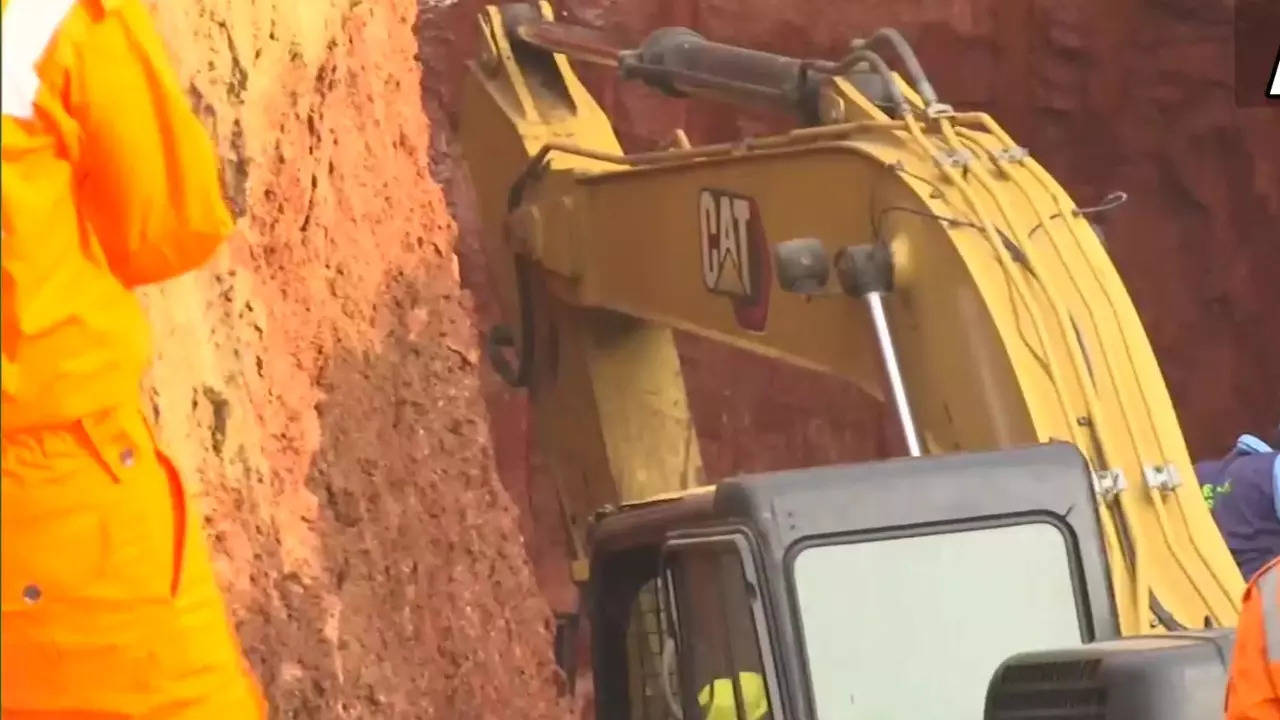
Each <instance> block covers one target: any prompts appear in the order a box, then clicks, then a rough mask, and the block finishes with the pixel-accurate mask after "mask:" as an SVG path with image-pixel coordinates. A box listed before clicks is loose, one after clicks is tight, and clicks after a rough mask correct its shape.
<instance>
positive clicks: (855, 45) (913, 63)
mask: <svg viewBox="0 0 1280 720" xmlns="http://www.w3.org/2000/svg"><path fill="white" fill-rule="evenodd" d="M877 40H887V41H888V42H889V44H890V45H892V46H893V49H894V50H896V51H897V52H898V57H900V58H902V62H903V64H904V65H906V66H907V75H908V76H910V78H911V84H912V85H914V86H915V89H916V92H917V93H919V94H920V99H921V100H924V104H925V107H931V106H933V105H937V104H938V93H937V91H935V90H934V89H933V83H931V82H929V78H928V76H927V75H925V72H924V67H923V66H922V65H921V64H920V59H919V58H917V57H916V52H915V50H913V49H912V48H911V43H908V42H907V39H906V38H904V37H903V36H902V33H900V32H898V31H897V30H895V29H893V28H880V29H879V30H877V31H875V32H874V33H872V35H871V37H869V38H867V39H865V40H861V39H859V40H854V41H853V42H851V43H849V47H850V48H852V49H853V50H854V51H855V52H857V51H858V50H862V49H866V48H869V47H870V46H871V45H872V44H873V43H875V42H876V41H877Z"/></svg>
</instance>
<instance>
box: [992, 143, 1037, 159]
mask: <svg viewBox="0 0 1280 720" xmlns="http://www.w3.org/2000/svg"><path fill="white" fill-rule="evenodd" d="M992 155H994V156H995V158H996V159H997V160H999V161H1000V162H1007V163H1020V162H1022V161H1023V160H1026V159H1027V158H1029V157H1031V151H1030V150H1028V149H1027V148H1024V147H1007V148H1000V149H999V150H996V151H995V152H994V153H992Z"/></svg>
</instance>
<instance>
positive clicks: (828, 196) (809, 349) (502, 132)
mask: <svg viewBox="0 0 1280 720" xmlns="http://www.w3.org/2000/svg"><path fill="white" fill-rule="evenodd" d="M543 12H544V16H546V17H550V15H549V8H547V7H546V6H545V4H544V10H543ZM487 13H488V14H487V18H488V21H487V24H486V28H487V31H488V32H490V33H491V34H492V38H493V46H494V47H496V48H497V54H498V56H499V59H500V62H499V63H498V67H496V68H494V69H492V70H488V71H487V70H485V68H484V67H483V66H481V65H479V64H474V65H473V66H472V68H471V73H470V76H469V78H468V81H467V86H466V94H465V99H464V105H463V115H462V133H463V141H464V147H465V148H466V152H467V159H468V165H469V167H470V169H471V173H472V177H473V180H474V181H475V185H476V190H477V193H478V195H479V200H480V207H481V211H482V219H483V222H484V225H485V239H486V247H487V249H488V251H489V258H490V262H491V263H492V264H493V265H494V269H495V270H496V272H497V273H498V275H497V276H496V281H497V282H496V285H497V288H498V289H499V291H500V292H501V293H502V299H503V307H504V312H505V315H506V317H507V318H517V317H519V313H518V304H517V300H516V298H515V295H514V287H515V284H514V278H513V276H512V275H511V274H510V272H511V271H510V266H511V264H512V262H511V258H512V253H513V249H514V248H518V249H519V251H520V252H523V253H525V254H526V255H527V256H528V257H530V258H531V259H532V260H533V261H534V262H535V264H536V265H537V266H538V267H539V268H540V272H539V273H538V282H537V283H536V288H535V290H534V291H533V292H532V293H531V301H532V302H533V305H534V308H535V313H534V315H535V317H536V318H538V320H537V325H536V327H537V328H538V329H537V333H539V337H540V341H539V344H538V351H537V352H536V353H535V354H534V358H533V362H534V368H535V373H534V375H535V377H534V380H533V382H532V386H531V388H530V393H531V397H532V399H533V404H534V408H535V413H536V422H537V424H538V429H537V432H538V436H539V438H540V439H541V441H542V442H543V444H544V447H545V448H547V449H548V451H549V453H550V454H551V455H552V456H554V458H555V459H554V460H553V464H554V467H555V468H556V470H555V471H556V472H558V473H560V474H561V479H562V482H563V483H564V485H565V486H566V487H568V488H570V489H569V490H567V491H566V492H567V493H568V494H569V495H570V496H571V503H570V504H571V505H572V506H573V507H576V508H578V510H577V513H578V514H579V515H580V516H581V515H585V513H586V512H588V511H589V510H590V509H591V508H593V507H595V506H598V505H599V504H603V503H609V502H619V501H622V502H635V501H642V500H644V499H645V498H647V497H649V496H653V495H659V494H662V493H668V492H672V491H680V490H682V489H685V488H688V487H689V486H691V485H692V484H695V483H696V482H697V481H698V479H699V478H700V476H701V463H700V459H699V456H698V451H697V444H696V441H695V439H694V434H693V428H692V423H691V421H690V418H689V412H688V407H687V403H686V400H685V391H684V385H683V379H682V376H681V373H680V367H679V362H678V358H677V357H676V354H675V349H674V344H673V341H672V337H671V334H670V330H669V329H668V328H673V327H674V328H680V329H684V330H687V331H690V332H694V333H698V334H700V335H704V336H707V337H711V338H714V339H717V340H720V341H723V342H726V343H729V344H732V345H736V346H738V347H742V348H746V349H748V350H751V351H754V352H758V353H762V354H765V355H770V356H774V357H777V358H780V359H783V360H785V361H787V362H792V363H796V364H799V365H803V366H806V367H810V368H815V369H818V370H822V371H825V372H829V373H833V374H835V375H838V376H841V377H844V378H847V379H848V380H850V381H851V382H854V383H856V384H858V385H859V386H860V387H862V388H864V389H865V390H867V391H868V392H870V393H872V394H875V395H877V396H881V395H882V387H881V378H882V375H883V373H882V368H881V367H880V365H879V362H880V361H879V355H878V353H877V349H876V345H875V338H874V336H873V334H872V332H871V328H870V322H869V318H868V317H867V315H866V310H865V307H864V306H863V305H862V303H860V302H859V301H857V300H855V299H853V298H850V297H847V296H845V295H843V294H840V293H838V292H834V289H833V291H832V292H830V293H827V294H824V295H822V296H819V297H814V298H803V297H800V296H797V295H792V294H786V293H783V292H781V290H780V288H778V287H777V286H776V282H775V281H773V280H770V282H771V283H772V284H773V286H772V287H771V289H770V298H769V300H768V318H767V322H766V324H765V326H764V329H763V330H762V331H758V332H757V331H749V330H744V329H743V328H742V327H741V326H739V324H738V322H737V320H736V319H735V315H734V312H733V306H732V304H731V302H730V300H729V299H727V298H726V297H725V296H724V295H723V294H718V293H712V292H709V291H708V290H707V287H706V285H705V284H704V278H703V274H702V260H701V258H702V254H701V253H702V248H701V244H700V229H701V228H700V222H701V218H700V215H699V204H698V203H699V197H700V193H701V192H702V191H703V190H704V189H713V190H718V191H725V192H729V193H733V194H734V195H737V196H745V197H749V198H751V199H753V200H754V201H755V203H756V209H757V210H758V214H759V219H760V221H761V223H762V227H763V231H764V235H765V237H766V238H767V242H768V243H770V244H774V243H778V242H781V241H784V240H788V239H791V238H796V237H814V238H819V239H821V240H822V241H823V242H824V243H825V244H826V245H827V247H828V249H829V251H831V252H832V253H834V252H835V251H836V250H837V249H839V248H841V247H844V246H850V245H862V244H867V243H871V242H883V243H887V244H888V246H889V248H890V249H891V252H892V255H893V259H894V270H895V284H896V287H895V290H894V292H893V293H892V294H891V295H890V296H889V297H888V299H887V310H888V314H889V318H890V322H891V324H892V326H893V332H894V335H895V338H896V340H897V342H898V343H899V348H898V351H899V356H900V359H901V362H902V373H903V376H904V378H905V380H906V383H907V391H908V394H909V396H910V403H911V406H912V411H913V413H914V414H915V417H916V420H917V424H918V425H919V427H920V428H921V431H922V433H923V436H924V437H923V441H924V444H925V447H926V449H927V451H928V452H930V453H941V452H949V451H957V450H981V449H996V448H1004V447H1013V446H1017V445H1023V444H1028V443H1035V442H1044V441H1050V440H1064V441H1068V442H1072V443H1075V444H1076V445H1077V446H1078V447H1079V448H1080V449H1081V450H1082V452H1083V453H1084V455H1085V456H1086V458H1087V459H1088V460H1089V462H1090V465H1091V466H1092V468H1093V469H1094V470H1095V471H1097V472H1100V473H1101V472H1107V473H1112V475H1109V476H1108V477H1114V476H1115V475H1114V473H1118V474H1119V476H1121V477H1123V480H1124V488H1123V489H1122V490H1119V491H1118V492H1116V493H1114V494H1113V495H1112V494H1105V495H1104V498H1103V501H1102V502H1101V503H1100V507H1101V508H1102V510H1101V512H1100V519H1101V520H1102V523H1103V527H1104V534H1105V536H1106V540H1107V543H1106V550H1107V553H1108V557H1109V560H1110V567H1111V573H1112V580H1113V584H1114V594H1115V599H1116V605H1117V608H1118V610H1119V611H1120V614H1121V618H1122V623H1121V624H1122V631H1123V632H1124V633H1125V634H1135V633H1140V632H1148V631H1151V630H1152V629H1154V628H1155V626H1156V623H1155V619H1154V616H1153V610H1152V603H1151V602H1150V598H1151V597H1152V595H1154V597H1155V598H1156V599H1158V602H1159V604H1160V606H1162V607H1163V608H1164V609H1165V610H1166V611H1167V612H1168V613H1169V614H1171V615H1172V616H1173V617H1174V618H1176V619H1177V620H1178V621H1179V622H1181V623H1182V624H1184V625H1186V626H1188V627H1202V626H1203V625H1204V622H1205V619H1206V618H1211V619H1212V620H1213V622H1215V623H1216V624H1219V625H1231V624H1234V622H1235V617H1236V613H1237V612H1238V598H1239V596H1240V593H1241V592H1242V590H1243V579H1242V578H1241V577H1240V574H1239V571H1238V570H1237V569H1236V567H1235V564H1234V562H1233V561H1232V559H1231V557H1230V554H1229V553H1228V552H1227V550H1226V547H1225V544H1224V543H1223V541H1222V538H1221V536H1220V534H1219V533H1218V531H1217V529H1216V527H1215V526H1214V524H1213V521H1212V518H1211V517H1210V515H1209V513H1208V510H1207V508H1206V507H1205V505H1204V503H1203V502H1202V500H1201V499H1200V496H1199V493H1198V491H1197V487H1196V484H1195V481H1194V475H1193V471H1192V467H1191V462H1190V459H1189V456H1188V454H1187V450H1186V445H1185V441H1184V440H1183V438H1182V435H1181V430H1180V428H1179V426H1178V422H1177V418H1176V416H1175V414H1174V411H1173V407H1172V403H1171V401H1170V398H1169V394H1168V390H1167V388H1166V386H1165V383H1164V380H1163V378H1162V376H1161V374H1160V369H1159V367H1158V366H1157V364H1156V360H1155V357H1154V354H1153V352H1152V349H1151V346H1150V342H1149V341H1148V339H1147V337H1146V334H1145V332H1144V330H1143V328H1142V325H1141V322H1140V321H1139V319H1138V316H1137V313H1136V310H1135V309H1134V307H1133V304H1132V302H1131V300H1130V299H1129V297H1128V294H1127V292H1126V291H1125V289H1124V287H1123V284H1122V283H1121V281H1120V278H1119V276H1118V274H1117V273H1116V270H1115V268H1114V267H1113V266H1112V264H1111V262H1110V260H1109V258H1108V257H1107V255H1106V253H1105V251H1104V250H1103V248H1102V246H1101V244H1100V242H1099V240H1098V238H1097V237H1096V235H1095V234H1094V232H1093V230H1092V228H1091V227H1090V225H1089V223H1088V222H1087V221H1086V220H1085V219H1084V218H1083V217H1082V216H1081V215H1080V214H1079V213H1078V212H1077V211H1076V205H1075V203H1074V202H1072V201H1071V199H1070V197H1069V196H1068V195H1067V194H1066V193H1065V191H1064V190H1063V189H1062V188H1061V186H1060V185H1059V184H1058V183H1057V182H1056V181H1054V179H1053V178H1052V177H1051V176H1050V175H1049V174H1048V173H1047V172H1046V171H1045V170H1044V169H1043V168H1042V167H1041V166H1040V165H1039V164H1037V163H1036V162H1035V160H1034V159H1031V158H1030V157H1029V156H1028V155H1027V154H1026V153H1025V151H1023V150H1022V149H1021V148H1019V147H1018V146H1017V145H1016V144H1015V143H1014V142H1013V140H1012V139H1011V138H1010V137H1009V136H1008V135H1007V134H1006V133H1005V132H1004V131H1003V130H1002V129H1000V127H999V126H998V125H997V124H996V123H995V122H994V121H993V120H992V119H991V118H990V117H988V116H986V115H983V114H978V113H954V114H951V113H947V114H943V115H941V116H936V117H934V116H929V115H928V114H927V113H925V112H924V108H923V107H922V104H921V102H920V99H919V97H918V96H917V95H916V94H915V93H914V92H912V91H911V89H910V88H909V87H908V86H907V84H906V83H905V82H903V81H901V79H900V78H899V79H898V82H899V85H901V86H903V89H904V94H905V95H906V97H907V98H908V100H909V101H910V102H911V103H912V105H913V108H914V110H915V112H914V113H913V114H912V115H911V116H910V117H907V118H905V119H904V120H902V121H893V120H890V119H889V118H887V117H886V116H885V115H884V114H883V113H881V112H880V111H879V110H878V109H877V108H876V106H875V105H873V104H872V103H871V102H869V101H868V100H867V99H866V98H865V97H863V96H862V95H860V94H859V93H858V92H857V91H856V90H855V89H854V88H853V87H852V86H851V85H850V84H849V83H847V82H845V81H844V80H843V79H840V78H836V79H833V80H832V81H831V82H830V83H829V84H828V86H827V88H826V89H825V90H824V92H825V93H827V94H828V97H827V98H825V101H824V103H823V107H824V108H827V111H826V113H825V115H826V116H827V117H825V120H826V121H827V122H830V123H833V125H832V126H829V127H822V128H816V129H803V130H798V131H795V132H792V133H790V134H788V135H784V136H779V137H776V138H766V139H760V140H756V141H752V142H751V143H744V144H740V145H737V146H733V145H730V146H724V147H710V148H696V147H695V148H680V147H678V148H677V149H675V150H672V151H669V152H663V153H651V154H647V155H644V156H631V157H627V156H624V155H622V153H621V151H620V149H619V147H618V142H617V139H616V137H615V136H614V133H613V130H612V127H611V125H610V124H609V121H608V119H607V118H606V117H605V115H604V113H603V112H602V111H601V109H600V107H599V106H598V105H597V104H596V103H595V102H594V100H592V99H591V97H590V96H589V95H588V94H587V93H586V91H585V90H584V89H583V87H582V85H581V83H580V82H579V80H578V79H577V77H576V75H575V74H574V73H573V71H572V69H571V68H570V67H569V65H568V63H567V62H566V60H565V58H564V57H563V56H559V55H556V56H554V59H555V62H554V63H546V62H545V61H542V62H539V61H538V60H537V59H536V58H534V57H523V56H522V55H521V53H524V52H528V51H524V50H520V49H518V48H517V49H516V50H514V51H513V49H512V47H511V45H510V44H509V43H508V41H507V38H506V36H505V33H503V32H502V30H501V22H500V17H499V13H498V11H497V9H495V8H489V9H488V10H487ZM544 57H545V56H544ZM832 108H834V109H835V110H834V111H833V110H832ZM839 113H842V116H839V115H838V114H839ZM548 148H550V149H548ZM534 158H545V163H544V166H542V169H541V170H540V171H539V172H537V173H534V174H532V175H530V176H529V178H530V180H529V182H527V183H526V184H525V192H524V193H523V195H522V197H521V198H519V199H520V203H519V207H518V208H508V206H507V201H508V195H507V193H508V191H509V189H510V188H511V186H512V183H513V182H514V181H515V180H516V179H517V177H518V176H520V175H521V174H522V173H524V172H525V171H526V169H527V167H528V166H529V163H530V160H531V159H534ZM509 210H515V212H514V213H509ZM508 227H509V228H510V230H508ZM764 260H765V259H764V258H751V259H750V260H749V261H750V262H763V261H764ZM543 335H545V336H546V337H542V336H543ZM724 382H725V383H726V385H732V383H733V382H734V378H733V377H732V376H731V375H728V374H726V376H725V378H724ZM1168 469H1172V471H1173V473H1172V477H1176V478H1180V479H1181V480H1182V484H1181V485H1180V486H1178V487H1176V488H1172V487H1166V488H1160V487H1152V486H1149V485H1148V482H1147V478H1148V477H1150V478H1152V479H1153V480H1159V479H1162V478H1167V477H1170V475H1169V474H1167V470H1168Z"/></svg>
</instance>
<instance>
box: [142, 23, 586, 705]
mask: <svg viewBox="0 0 1280 720" xmlns="http://www.w3.org/2000/svg"><path fill="white" fill-rule="evenodd" d="M157 13H158V17H159V23H160V27H161V29H162V32H163V33H164V34H165V35H166V38H167V39H168V40H169V42H170V47H171V48H172V52H173V55H174V57H175V63H176V64H177V66H178V70H179V74H180V76H181V77H182V78H183V79H184V82H186V83H189V91H190V95H191V97H192V100H193V102H194V103H195V104H196V107H197V108H198V109H199V111H200V112H201V114H202V116H203V117H204V119H205V121H206V122H207V124H208V126H209V127H210V129H211V131H212V132H213V133H214V134H215V136H216V139H217V143H218V147H219V151H220V153H221V155H222V158H223V174H224V180H225V184H226V190H227V195H228V198H229V202H230V205H231V207H232V208H233V210H234V211H235V212H236V215H237V216H238V218H239V232H238V235H237V237H235V238H233V240H232V241H231V242H230V243H229V249H228V250H227V251H226V252H225V253H223V255H222V256H221V257H219V258H218V259H217V260H216V261H215V262H214V263H212V264H211V267H210V268H209V269H208V270H207V271H203V272H200V273H195V274H192V275H191V276H189V277H186V278H183V279H181V280H178V281H175V282H173V283H168V284H165V285H163V286H160V287H158V288H154V289H152V290H150V291H149V292H148V294H147V296H146V302H147V306H148V309H149V311H150V313H151V316H152V319H153V321H154V324H155V326H156V336H157V337H156V339H157V355H158V357H157V363H156V367H155V369H154V372H153V373H152V376H151V377H150V378H149V383H148V392H149V394H150V396H151V398H152V408H153V410H154V412H155V414H156V416H157V419H158V424H159V427H160V431H161V435H162V441H163V442H165V444H166V445H167V446H168V447H169V448H170V449H171V451H172V452H173V453H174V454H175V455H176V457H177V458H178V460H179V462H180V464H181V466H182V468H183V470H184V471H186V473H187V476H188V478H189V479H190V480H191V481H192V483H193V485H195V486H197V487H198V488H199V490H200V493H201V495H202V502H203V506H204V508H205V510H206V522H207V524H208V527H209V533H210V536H211V538H212V542H213V544H214V547H215V549H216V551H217V555H218V557H219V563H220V571H221V572H220V575H221V577H222V579H223V580H224V585H225V587H226V588H227V590H228V595H229V599H230V602H231V604H232V606H233V609H234V612H235V615H236V617H237V621H238V627H239V630H240V635H241V638H242V640H243V642H244V645H245V649H246V653H247V654H248V656H249V658H250V660H251V661H252V663H253V665H254V667H255V669H256V670H257V671H258V674H259V676H260V677H261V679H262V681H263V684H264V686H265V688H266V691H267V694H268V696H269V699H270V701H271V703H272V706H273V713H272V714H273V717H276V718H317V719H319V718H442V719H449V720H452V719H453V718H494V719H505V718H517V717H519V718H558V717H565V716H566V714H567V710H566V707H565V706H564V705H563V704H562V703H561V701H560V700H559V699H558V698H557V693H556V687H557V682H558V680H557V671H556V670H555V668H554V664H553V663H552V660H551V637H550V633H549V626H550V615H549V613H548V610H547V606H546V602H545V600H544V599H543V598H542V595H541V594H540V593H539V592H538V589H537V586H536V585H535V583H534V581H533V578H532V575H531V574H530V572H529V568H528V560H527V557H526V555H525V553H524V550H523V544H522V538H521V535H520V531H519V527H518V519H517V518H518V514H517V511H516V509H515V507H514V506H513V505H512V503H511V501H510V500H509V499H508V497H507V496H506V494H505V493H504V492H503V489H502V487H501V485H500V484H499V483H498V481H497V476H496V473H495V471H494V459H493V456H492V453H491V451H490V450H489V441H488V422H487V417H486V412H485V408H484V405H483V403H482V400H481V395H480V390H479V384H478V383H479V373H478V370H477V362H478V356H479V352H478V349H477V346H476V341H475V334H474V330H473V327H474V323H473V321H472V308H471V303H470V299H469V296H468V294H467V293H466V292H464V291H463V290H462V289H461V287H460V280H459V275H458V269H457V259H456V256H455V252H454V241H455V237H456V230H455V226H454V223H453V221H452V219H451V218H450V213H449V209H448V208H447V207H446V205H445V201H444V197H443V195H442V193H441V190H440V187H439V185H438V184H437V183H436V181H435V180H434V179H433V178H432V176H431V173H430V170H429V166H428V156H429V143H430V138H431V125H430V123H429V122H428V120H427V118H426V116H425V115H424V113H423V110H422V106H421V96H420V88H419V77H420V75H421V74H420V70H419V66H418V64H417V63H416V61H415V59H414V55H415V48H416V45H415V41H414V37H413V34H412V25H413V21H414V17H415V14H416V8H415V6H414V5H413V4H412V3H411V2H409V1H408V0H398V1H397V0H363V1H360V2H348V1H347V0H327V1H325V0H316V1H314V2H307V3H303V4H299V3H289V2H275V3H273V2H257V1H256V0H255V1H253V2H250V1H249V0H224V1H222V2H217V1H215V0H207V1H206V0H194V1H193V2H191V3H187V4H184V5H180V6H179V5H174V4H162V5H159V6H158V7H157Z"/></svg>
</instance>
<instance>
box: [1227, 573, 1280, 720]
mask: <svg viewBox="0 0 1280 720" xmlns="http://www.w3.org/2000/svg"><path fill="white" fill-rule="evenodd" d="M1264 602H1270V603H1275V602H1277V599H1276V598H1274V597H1270V598H1268V597H1264V596H1263V592H1262V588H1260V587H1259V586H1258V584H1257V582H1256V581H1255V582H1254V583H1253V584H1251V585H1250V586H1249V589H1248V590H1247V591H1246V592H1245V596H1244V606H1243V608H1242V609H1241V611H1240V621H1239V623H1238V624H1237V626H1236V646H1235V652H1234V657H1233V658H1232V660H1231V675H1230V678H1229V680H1228V684H1227V708H1226V710H1227V713H1226V720H1276V718H1280V694H1278V692H1280V688H1277V687H1276V686H1275V672H1274V669H1273V668H1272V666H1271V662H1269V658H1268V657H1267V649H1266V643H1267V634H1266V627H1265V621H1264V620H1263V616H1262V612H1263V608H1262V604H1263V603H1264Z"/></svg>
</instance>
